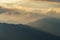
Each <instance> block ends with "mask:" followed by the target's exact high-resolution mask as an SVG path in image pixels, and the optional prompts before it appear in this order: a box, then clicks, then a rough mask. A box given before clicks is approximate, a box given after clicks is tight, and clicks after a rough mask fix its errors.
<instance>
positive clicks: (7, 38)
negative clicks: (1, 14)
mask: <svg viewBox="0 0 60 40" xmlns="http://www.w3.org/2000/svg"><path fill="white" fill-rule="evenodd" d="M0 40H60V37H57V36H55V35H52V34H50V33H47V32H44V31H42V30H38V29H35V28H33V27H31V26H27V25H22V24H17V25H16V24H6V23H0Z"/></svg>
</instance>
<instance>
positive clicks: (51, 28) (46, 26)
mask: <svg viewBox="0 0 60 40" xmlns="http://www.w3.org/2000/svg"><path fill="white" fill-rule="evenodd" d="M29 25H31V26H34V27H36V28H39V29H41V30H43V31H46V32H49V33H52V34H54V35H58V36H60V19H58V18H52V17H46V18H43V19H40V20H38V21H35V22H32V23H29Z"/></svg>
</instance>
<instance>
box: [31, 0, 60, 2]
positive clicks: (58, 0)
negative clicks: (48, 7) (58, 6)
mask: <svg viewBox="0 0 60 40" xmlns="http://www.w3.org/2000/svg"><path fill="white" fill-rule="evenodd" d="M31 1H50V2H60V0H31Z"/></svg>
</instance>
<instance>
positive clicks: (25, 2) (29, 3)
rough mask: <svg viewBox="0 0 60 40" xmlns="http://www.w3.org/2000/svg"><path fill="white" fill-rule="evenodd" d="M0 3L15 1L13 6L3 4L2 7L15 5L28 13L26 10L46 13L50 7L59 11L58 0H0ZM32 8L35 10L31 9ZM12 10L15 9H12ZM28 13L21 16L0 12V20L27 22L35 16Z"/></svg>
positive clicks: (59, 2) (59, 4)
mask: <svg viewBox="0 0 60 40" xmlns="http://www.w3.org/2000/svg"><path fill="white" fill-rule="evenodd" d="M0 3H15V4H14V6H13V7H12V6H4V5H5V4H3V7H4V8H5V7H7V8H9V7H11V9H13V8H14V7H17V9H24V10H26V11H27V12H26V13H28V11H32V13H35V12H39V11H41V12H42V13H48V12H49V11H52V9H53V10H55V11H56V12H57V13H60V0H0ZM0 6H1V5H0ZM32 9H33V10H36V11H33V10H32ZM4 10H5V9H3V10H2V11H4ZM13 10H16V9H13ZM37 10H38V11H37ZM13 12H14V11H13ZM23 12H24V11H23ZM7 13H8V11H7ZM28 15H29V16H28ZM28 15H25V14H23V15H22V16H18V15H17V16H16V15H12V16H11V15H7V14H6V13H3V14H0V21H2V22H13V23H22V22H23V23H24V22H27V21H28V20H30V21H34V20H36V18H32V17H31V14H28ZM8 17H9V18H8ZM25 17H26V19H25ZM28 17H29V18H28ZM30 17H31V18H30ZM15 18H16V19H15ZM38 18H39V17H38Z"/></svg>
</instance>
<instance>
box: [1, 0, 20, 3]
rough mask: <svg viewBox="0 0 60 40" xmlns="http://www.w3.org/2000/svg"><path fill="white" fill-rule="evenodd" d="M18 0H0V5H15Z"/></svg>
mask: <svg viewBox="0 0 60 40" xmlns="http://www.w3.org/2000/svg"><path fill="white" fill-rule="evenodd" d="M17 1H19V0H0V3H15V2H17Z"/></svg>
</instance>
